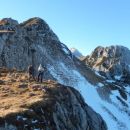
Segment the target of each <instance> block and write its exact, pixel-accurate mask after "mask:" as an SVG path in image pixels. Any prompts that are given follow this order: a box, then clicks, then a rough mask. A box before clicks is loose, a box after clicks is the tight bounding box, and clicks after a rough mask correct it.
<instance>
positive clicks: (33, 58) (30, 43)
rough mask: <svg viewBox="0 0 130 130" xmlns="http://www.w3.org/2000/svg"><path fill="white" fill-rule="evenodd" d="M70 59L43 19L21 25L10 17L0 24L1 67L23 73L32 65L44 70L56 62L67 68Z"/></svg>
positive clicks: (67, 50)
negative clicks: (65, 65)
mask: <svg viewBox="0 0 130 130" xmlns="http://www.w3.org/2000/svg"><path fill="white" fill-rule="evenodd" d="M61 57H62V58H61ZM70 59H71V52H70V50H69V49H68V48H67V47H66V46H65V45H64V44H62V43H61V42H60V41H59V39H58V37H57V36H56V34H55V33H54V32H53V31H52V30H51V29H50V27H49V26H48V25H47V23H46V22H45V21H44V20H42V19H40V18H37V17H35V18H31V19H29V20H27V21H25V22H23V23H21V24H18V22H17V21H16V20H13V19H11V18H5V19H3V20H1V21H0V66H1V67H3V66H4V67H7V68H16V69H18V70H27V67H28V65H30V64H32V65H34V66H35V68H36V69H37V67H38V66H39V64H42V65H43V66H45V67H47V65H54V64H56V62H57V61H66V64H68V65H70V66H71V64H72V61H71V60H70ZM70 62H71V63H70ZM55 66H56V65H55ZM48 75H49V74H48Z"/></svg>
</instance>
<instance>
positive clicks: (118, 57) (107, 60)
mask: <svg viewBox="0 0 130 130" xmlns="http://www.w3.org/2000/svg"><path fill="white" fill-rule="evenodd" d="M129 59H130V50H129V49H128V48H126V47H123V46H110V47H101V46H99V47H97V48H96V49H95V50H94V51H93V52H92V54H91V55H89V56H87V57H86V58H85V59H84V60H83V62H84V63H85V64H87V65H89V66H90V67H91V68H93V69H95V70H97V71H99V73H100V74H102V75H104V76H106V77H107V78H108V79H114V80H120V79H122V80H123V81H124V82H127V83H130V80H129V79H130V60H129Z"/></svg>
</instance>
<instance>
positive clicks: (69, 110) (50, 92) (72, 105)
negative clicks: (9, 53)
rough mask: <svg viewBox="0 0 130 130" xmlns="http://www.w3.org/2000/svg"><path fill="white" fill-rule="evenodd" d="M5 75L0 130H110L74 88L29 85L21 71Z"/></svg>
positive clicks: (50, 83)
mask: <svg viewBox="0 0 130 130" xmlns="http://www.w3.org/2000/svg"><path fill="white" fill-rule="evenodd" d="M1 72H2V73H1V78H0V80H2V81H3V82H4V83H5V84H1V86H0V99H1V100H0V130H107V127H106V124H105V122H104V121H103V119H102V118H101V116H100V115H99V114H97V113H96V112H94V111H93V110H92V109H91V108H90V107H89V106H88V105H87V104H86V103H85V102H84V99H83V98H82V96H81V95H80V93H79V92H78V91H76V90H75V89H74V88H71V87H68V86H63V85H61V84H59V83H57V82H55V81H51V80H48V81H44V82H43V83H42V84H39V83H36V82H35V81H31V82H29V83H28V79H27V75H26V74H25V73H24V72H21V71H20V72H18V71H16V70H6V69H2V70H1ZM13 77H15V80H14V79H13ZM23 81H24V82H23Z"/></svg>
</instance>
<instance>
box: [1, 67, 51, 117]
mask: <svg viewBox="0 0 130 130" xmlns="http://www.w3.org/2000/svg"><path fill="white" fill-rule="evenodd" d="M0 72H1V76H0V81H2V82H1V83H0V117H4V116H6V115H8V114H9V113H16V112H20V111H24V110H27V109H28V106H30V105H31V104H33V103H35V102H38V101H41V100H43V96H46V95H45V92H44V91H43V86H46V84H48V83H49V81H47V82H44V83H42V84H39V83H37V82H35V81H33V80H32V81H31V82H29V81H28V76H27V74H26V73H24V72H17V71H9V70H6V69H5V70H4V69H0ZM41 90H42V91H41Z"/></svg>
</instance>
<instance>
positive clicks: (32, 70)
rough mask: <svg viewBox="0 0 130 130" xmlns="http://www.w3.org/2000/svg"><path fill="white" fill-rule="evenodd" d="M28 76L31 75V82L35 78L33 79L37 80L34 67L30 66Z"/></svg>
mask: <svg viewBox="0 0 130 130" xmlns="http://www.w3.org/2000/svg"><path fill="white" fill-rule="evenodd" d="M28 74H29V80H30V79H31V78H33V79H34V80H35V76H34V67H33V66H32V65H30V66H29V67H28Z"/></svg>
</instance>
